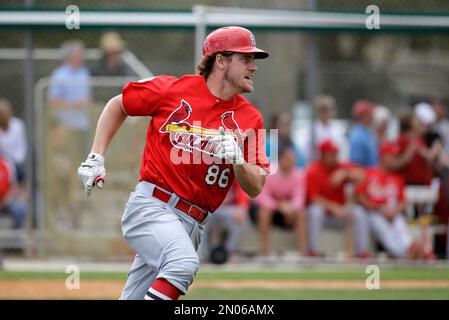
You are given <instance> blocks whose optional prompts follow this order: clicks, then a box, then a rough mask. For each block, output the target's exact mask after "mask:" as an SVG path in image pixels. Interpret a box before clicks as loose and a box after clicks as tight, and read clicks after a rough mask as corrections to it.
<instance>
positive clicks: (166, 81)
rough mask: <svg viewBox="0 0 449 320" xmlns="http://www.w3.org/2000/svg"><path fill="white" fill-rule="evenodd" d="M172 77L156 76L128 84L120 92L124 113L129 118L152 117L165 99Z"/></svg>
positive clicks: (174, 79)
mask: <svg viewBox="0 0 449 320" xmlns="http://www.w3.org/2000/svg"><path fill="white" fill-rule="evenodd" d="M174 81H176V77H173V76H165V75H161V76H157V77H153V78H150V79H144V80H139V81H131V82H128V83H127V84H126V85H125V87H124V88H123V90H122V94H123V96H122V101H123V107H124V108H125V111H126V113H127V114H128V115H130V116H153V115H154V114H155V112H156V111H157V109H158V107H159V105H160V103H161V102H162V101H163V99H164V97H165V93H166V91H167V89H168V87H169V86H170V85H171V84H172V83H173V82H174Z"/></svg>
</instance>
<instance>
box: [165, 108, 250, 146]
mask: <svg viewBox="0 0 449 320" xmlns="http://www.w3.org/2000/svg"><path fill="white" fill-rule="evenodd" d="M192 111H193V108H192V107H191V106H190V104H189V103H188V102H187V101H185V100H184V99H182V100H181V103H180V105H179V106H178V107H177V108H176V109H175V110H174V111H173V112H172V113H171V114H170V116H169V117H168V118H167V120H166V121H165V122H164V124H163V125H162V126H161V127H160V129H159V132H161V133H168V134H169V139H170V142H171V143H172V145H173V146H174V147H176V148H178V149H183V150H185V151H188V152H193V150H198V151H201V152H203V153H207V154H210V155H214V152H215V147H216V142H215V141H214V140H213V138H214V137H216V136H217V135H219V134H221V133H220V130H217V129H215V128H214V129H212V128H203V127H201V123H200V122H199V124H200V126H195V125H194V124H195V122H193V123H192V124H190V123H188V122H187V121H188V118H189V117H190V114H191V113H192ZM218 117H220V118H221V121H220V122H219V123H218V124H216V125H217V127H222V128H223V129H224V131H225V134H229V135H232V136H233V137H234V138H236V139H237V143H238V144H239V145H241V144H242V143H243V140H244V135H243V134H242V132H241V130H240V128H239V126H238V124H237V122H236V121H235V119H234V111H226V112H224V113H222V114H221V115H220V116H218V115H217V118H218ZM220 118H219V119H220ZM219 119H216V120H218V121H219Z"/></svg>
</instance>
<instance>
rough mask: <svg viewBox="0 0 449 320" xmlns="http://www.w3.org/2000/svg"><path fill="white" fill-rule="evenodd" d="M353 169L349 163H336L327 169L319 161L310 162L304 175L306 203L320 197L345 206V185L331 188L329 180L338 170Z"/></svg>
mask: <svg viewBox="0 0 449 320" xmlns="http://www.w3.org/2000/svg"><path fill="white" fill-rule="evenodd" d="M354 167H355V166H354V165H352V164H349V163H337V165H335V166H334V167H333V168H331V169H328V168H326V167H325V166H324V165H323V163H322V162H321V161H320V160H316V161H314V162H312V163H311V164H310V165H309V167H308V168H307V173H306V181H307V203H310V202H312V201H314V199H315V197H316V196H322V197H323V198H325V199H328V200H332V201H335V202H337V203H339V204H345V202H346V196H345V183H342V184H340V185H338V186H333V185H331V183H330V178H331V177H332V175H333V174H334V173H335V171H337V170H338V169H343V168H344V169H348V168H354Z"/></svg>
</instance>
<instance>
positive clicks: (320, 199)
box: [307, 140, 368, 258]
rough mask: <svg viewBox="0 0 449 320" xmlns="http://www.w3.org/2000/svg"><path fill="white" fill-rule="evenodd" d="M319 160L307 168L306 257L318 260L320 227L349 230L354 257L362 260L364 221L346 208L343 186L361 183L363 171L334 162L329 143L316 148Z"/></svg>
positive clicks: (335, 153)
mask: <svg viewBox="0 0 449 320" xmlns="http://www.w3.org/2000/svg"><path fill="white" fill-rule="evenodd" d="M318 151H319V154H320V157H319V159H318V160H316V161H314V162H312V163H310V164H309V166H308V168H307V205H308V207H307V213H308V215H307V217H308V219H307V221H308V226H309V232H308V238H309V241H308V246H309V248H308V250H309V251H308V255H309V256H312V257H313V256H318V255H319V254H318V244H319V237H320V234H321V229H322V227H323V225H324V224H328V225H331V226H335V227H340V228H341V227H345V226H346V228H347V230H348V233H347V234H348V235H350V234H351V232H350V230H351V227H352V229H353V232H352V233H353V234H354V237H353V245H354V251H355V254H356V256H357V257H361V258H363V257H366V256H367V250H368V238H367V236H368V220H367V217H366V215H364V214H362V213H361V212H359V211H352V210H350V208H349V207H348V206H347V204H346V194H345V186H346V185H347V184H348V183H359V182H361V181H363V179H364V172H363V169H361V168H357V167H355V166H354V165H351V164H346V163H342V162H339V161H338V160H337V156H338V147H337V146H336V145H335V143H334V142H332V141H331V140H324V141H323V142H321V144H320V145H319V146H318Z"/></svg>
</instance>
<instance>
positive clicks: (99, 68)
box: [90, 32, 134, 77]
mask: <svg viewBox="0 0 449 320" xmlns="http://www.w3.org/2000/svg"><path fill="white" fill-rule="evenodd" d="M100 48H101V50H102V52H103V56H102V57H101V59H100V60H99V61H98V62H97V63H96V64H95V65H94V66H93V67H92V68H91V69H90V72H91V75H92V76H105V77H128V76H132V75H133V74H134V73H133V71H132V70H131V69H130V68H129V67H128V65H127V64H125V63H124V61H123V59H122V54H123V51H124V49H125V42H124V41H123V39H122V38H121V37H120V35H119V34H118V33H117V32H107V33H105V34H103V35H102V36H101V39H100Z"/></svg>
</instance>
